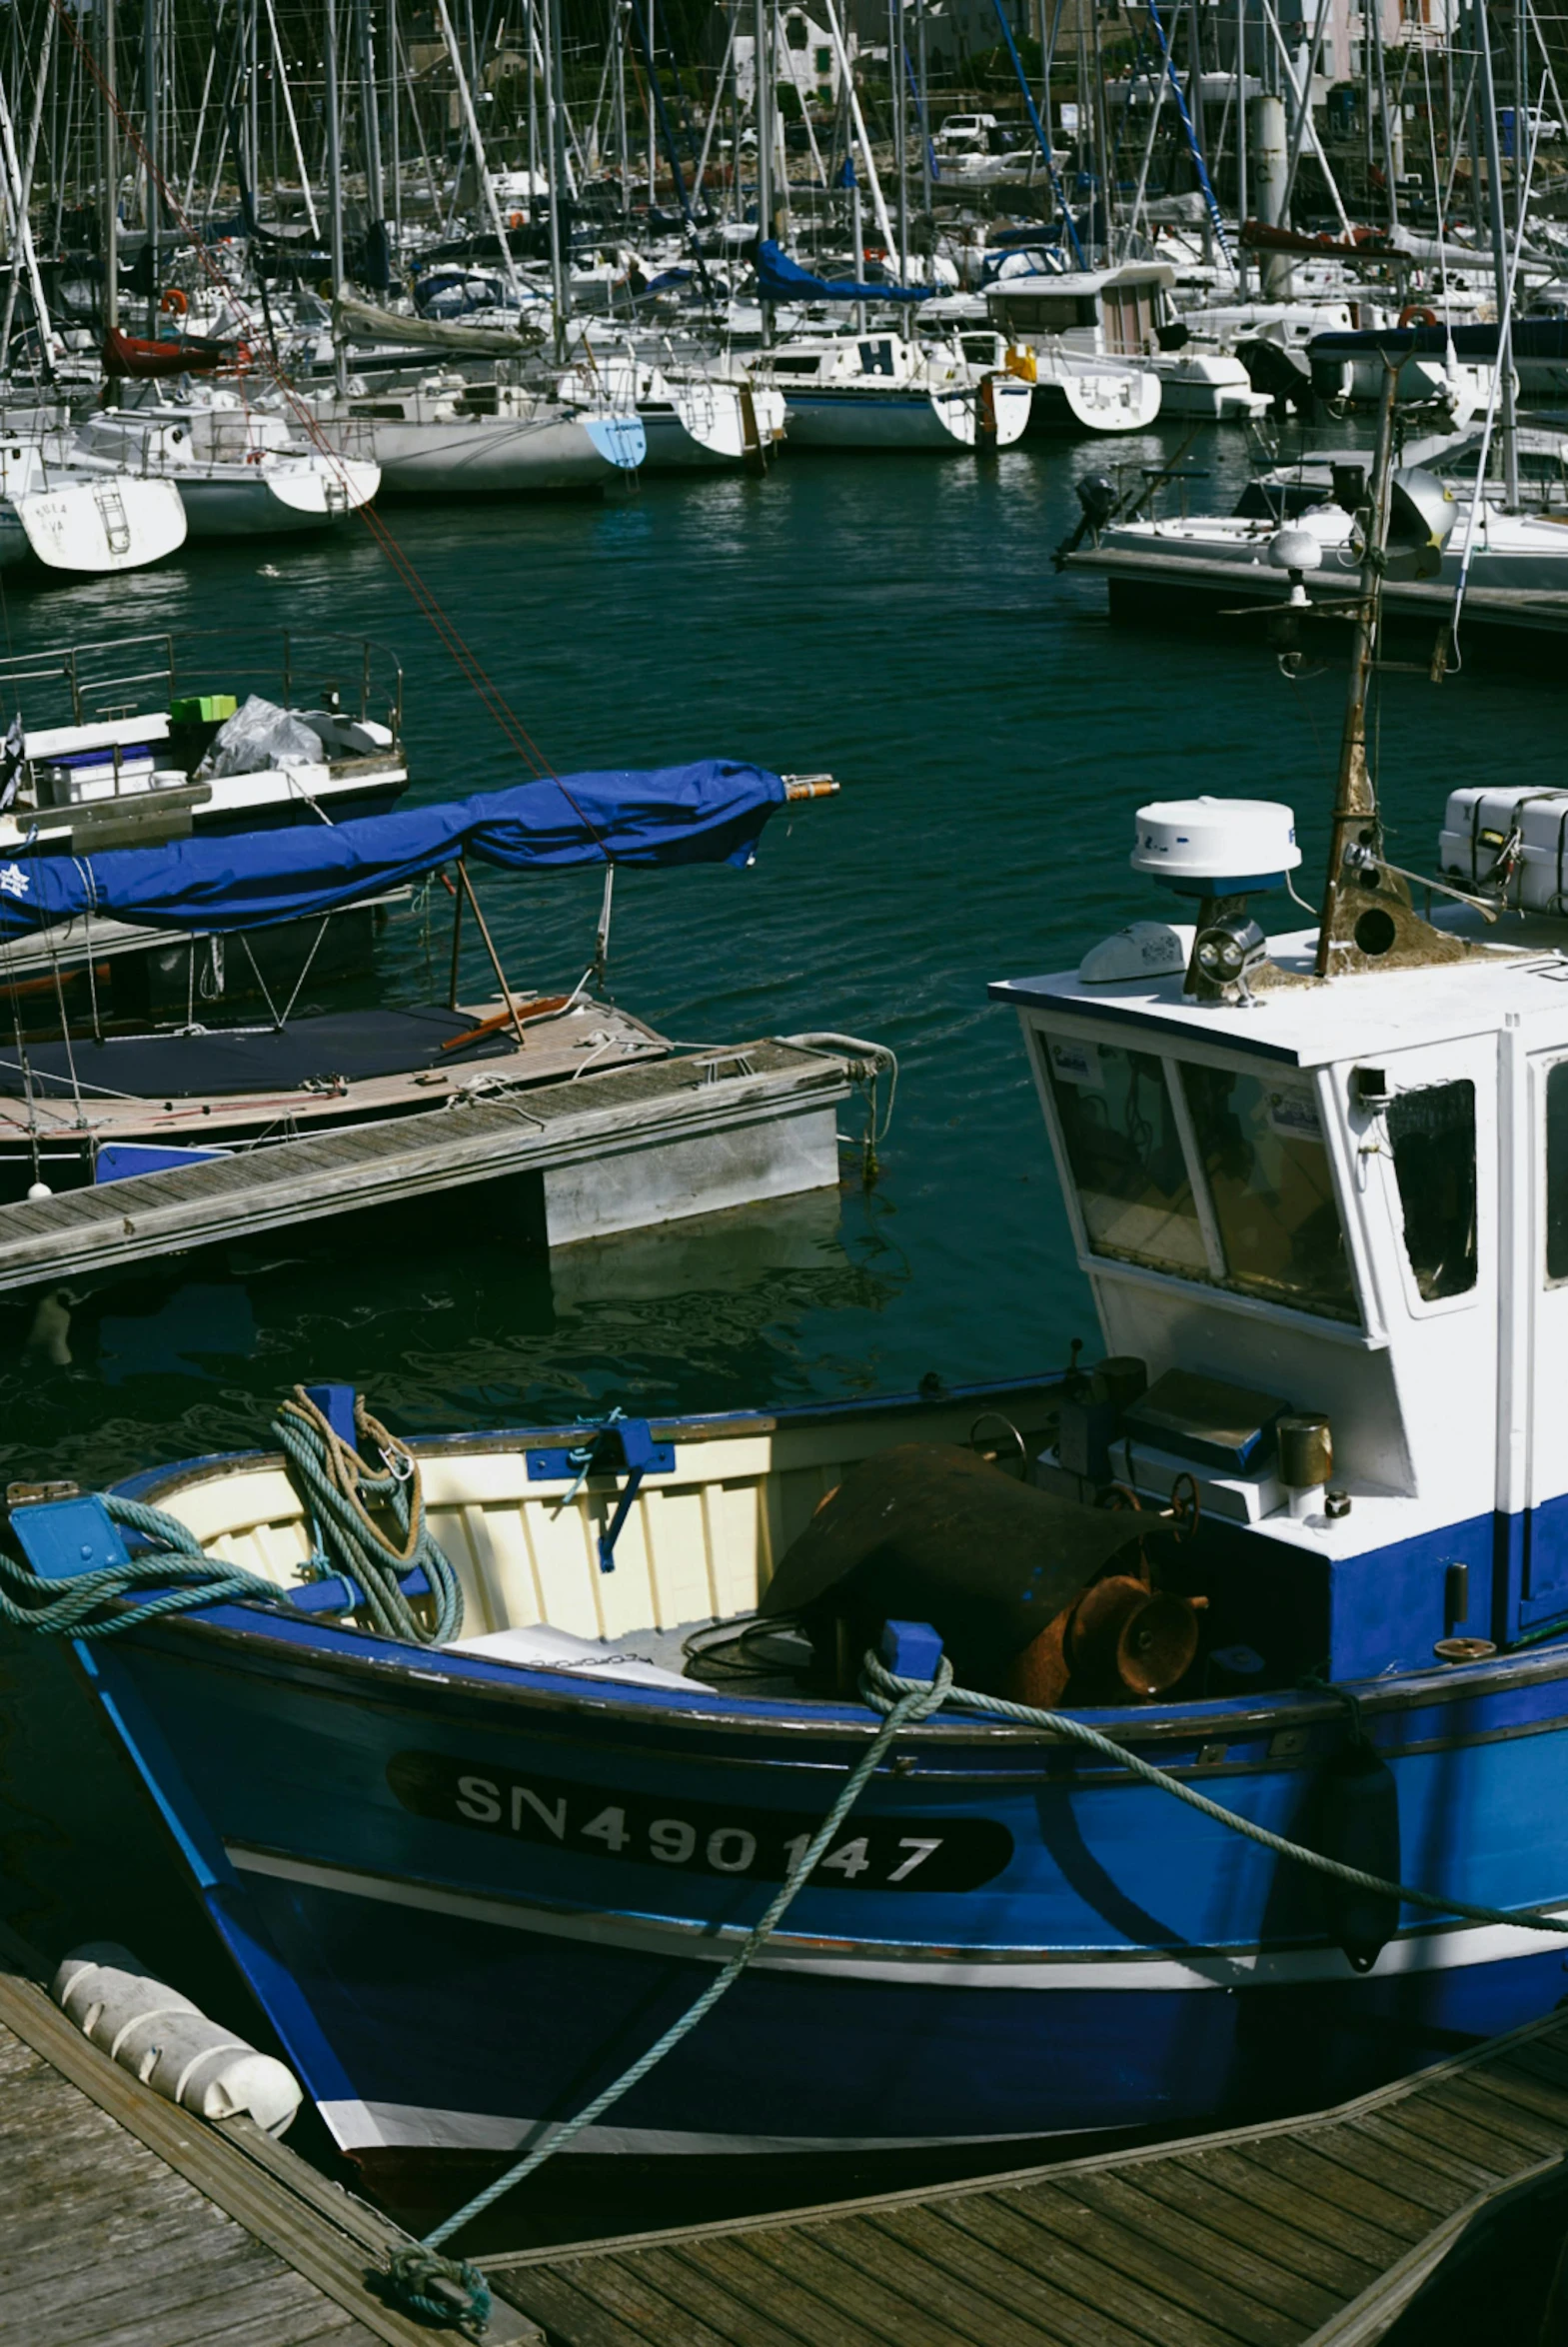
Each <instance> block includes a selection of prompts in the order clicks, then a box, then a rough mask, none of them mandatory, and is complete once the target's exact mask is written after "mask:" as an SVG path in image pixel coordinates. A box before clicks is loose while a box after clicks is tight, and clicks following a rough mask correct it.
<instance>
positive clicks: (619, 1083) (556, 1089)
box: [0, 1041, 860, 1291]
mask: <svg viewBox="0 0 1568 2347" xmlns="http://www.w3.org/2000/svg"><path fill="white" fill-rule="evenodd" d="M859 1074H860V1070H859V1068H858V1067H857V1065H856V1064H855V1063H854V1062H853V1061H852V1060H850V1059H849V1058H847V1057H845V1056H842V1055H840V1054H837V1053H833V1052H829V1051H825V1050H818V1049H813V1048H810V1047H808V1046H804V1045H797V1044H787V1043H781V1042H774V1041H768V1042H759V1043H751V1044H745V1045H741V1046H738V1047H736V1048H735V1049H733V1050H728V1051H719V1050H715V1051H707V1052H702V1053H695V1054H691V1055H688V1056H684V1057H681V1058H672V1059H662V1060H657V1061H645V1062H643V1063H641V1064H639V1065H636V1066H632V1067H623V1068H618V1069H612V1070H609V1071H607V1072H606V1073H605V1074H603V1075H595V1074H588V1075H585V1076H583V1077H581V1078H579V1079H577V1080H575V1081H573V1082H570V1083H560V1084H554V1085H549V1084H547V1085H539V1086H534V1087H525V1086H521V1085H518V1086H513V1087H510V1088H508V1089H506V1090H504V1091H498V1092H496V1093H488V1092H486V1091H484V1090H478V1091H475V1092H472V1093H469V1094H466V1095H465V1096H464V1097H463V1098H462V1099H461V1100H460V1101H458V1102H457V1103H456V1105H454V1106H453V1107H451V1108H448V1109H441V1110H431V1111H429V1112H427V1113H425V1114H422V1115H420V1116H417V1117H405V1118H400V1119H396V1120H393V1121H389V1122H387V1123H385V1124H377V1125H367V1126H362V1127H359V1128H357V1129H355V1130H353V1131H350V1132H345V1133H335V1134H328V1135H324V1136H322V1137H320V1138H318V1139H316V1140H302V1141H288V1142H280V1143H277V1144H275V1145H272V1146H270V1147H268V1148H266V1149H257V1150H252V1151H247V1152H243V1153H239V1154H237V1155H235V1156H233V1157H229V1158H221V1159H214V1160H212V1161H210V1162H209V1163H206V1164H203V1165H196V1166H182V1167H180V1168H179V1169H178V1170H177V1171H175V1172H172V1173H167V1174H135V1175H133V1176H131V1177H130V1178H128V1179H126V1180H123V1181H112V1182H106V1183H104V1184H102V1185H101V1186H99V1187H95V1188H91V1189H74V1190H67V1191H64V1192H62V1193H61V1194H60V1195H59V1196H57V1197H50V1198H38V1199H25V1200H21V1201H19V1202H17V1203H15V1204H11V1205H6V1206H0V1291H4V1290H6V1289H15V1288H23V1287H31V1286H34V1285H38V1284H42V1283H46V1282H51V1281H53V1280H56V1279H60V1278H65V1277H69V1276H73V1275H74V1276H81V1275H83V1274H86V1273H90V1272H101V1271H112V1270H114V1269H117V1268H121V1267H123V1266H125V1265H128V1264H131V1263H138V1262H142V1261H145V1260H147V1259H149V1258H150V1257H152V1256H155V1255H165V1254H174V1253H180V1252H183V1251H185V1250H186V1249H188V1248H191V1247H198V1246H205V1245H209V1244H212V1243H213V1242H215V1241H217V1240H221V1239H233V1238H242V1237H246V1238H248V1237H253V1236H255V1235H256V1234H257V1233H258V1232H262V1231H269V1230H277V1229H281V1228H285V1227H288V1226H291V1225H293V1224H295V1223H300V1222H310V1221H318V1220H320V1219H322V1218H323V1217H325V1216H328V1215H332V1214H342V1213H348V1212H354V1211H359V1210H362V1209H363V1208H365V1207H368V1206H377V1205H385V1204H388V1203H390V1202H392V1201H394V1200H403V1199H408V1198H416V1197H428V1196H434V1195H435V1194H437V1193H438V1192H440V1191H443V1190H450V1189H458V1188H462V1187H465V1186H467V1185H469V1184H472V1183H475V1182H481V1181H492V1180H496V1179H498V1178H504V1177H507V1176H510V1175H518V1174H523V1175H528V1174H535V1175H538V1176H539V1177H540V1180H541V1196H540V1200H539V1205H540V1211H539V1213H538V1215H537V1217H536V1222H537V1228H536V1230H535V1232H534V1234H535V1235H537V1236H538V1237H539V1238H541V1239H543V1240H545V1241H547V1242H548V1243H549V1244H550V1245H553V1246H559V1245H566V1244H571V1243H573V1242H575V1241H577V1240H579V1239H583V1238H593V1237H598V1236H602V1235H609V1234H611V1233H613V1232H615V1231H618V1230H628V1229H640V1228H646V1227H649V1226H651V1225H654V1224H658V1223H662V1222H667V1221H674V1220H678V1219H680V1218H682V1217H684V1216H687V1215H690V1214H704V1213H717V1212H720V1211H722V1210H724V1209H726V1208H728V1207H731V1206H737V1205H746V1204H751V1203H752V1202H754V1201H755V1200H757V1199H760V1198H768V1197H781V1196H788V1195H792V1194H795V1193H797V1192H799V1191H802V1190H806V1189H811V1188H817V1187H823V1186H827V1185H829V1184H834V1183H836V1181H837V1177H838V1160H837V1143H836V1123H835V1111H836V1109H837V1107H838V1104H839V1103H840V1102H841V1101H843V1100H845V1099H846V1098H847V1097H848V1094H849V1090H850V1087H851V1084H852V1083H853V1082H854V1081H855V1079H856V1078H857V1076H858V1075H859ZM518 1234H519V1238H520V1241H521V1240H523V1239H525V1238H526V1237H527V1236H528V1235H530V1229H529V1223H528V1220H527V1218H526V1217H523V1216H520V1218H519V1230H518Z"/></svg>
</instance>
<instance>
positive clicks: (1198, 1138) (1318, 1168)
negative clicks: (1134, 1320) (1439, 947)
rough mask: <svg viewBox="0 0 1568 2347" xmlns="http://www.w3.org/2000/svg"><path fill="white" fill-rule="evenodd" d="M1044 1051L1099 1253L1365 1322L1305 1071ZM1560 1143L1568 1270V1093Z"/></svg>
mask: <svg viewBox="0 0 1568 2347" xmlns="http://www.w3.org/2000/svg"><path fill="white" fill-rule="evenodd" d="M1039 1050H1040V1058H1041V1061H1042V1063H1043V1065H1044V1068H1045V1071H1046V1075H1047V1078H1048V1081H1049V1087H1050V1095H1051V1099H1052V1101H1053V1103H1054V1105H1055V1111H1056V1117H1057V1120H1058V1123H1059V1125H1060V1130H1061V1136H1062V1140H1063V1143H1064V1145H1065V1151H1066V1158H1067V1165H1068V1169H1069V1171H1070V1174H1071V1178H1072V1184H1073V1188H1074V1190H1075V1191H1076V1194H1077V1199H1078V1206H1079V1210H1080V1212H1081V1214H1082V1216H1083V1222H1084V1227H1085V1230H1086V1232H1087V1236H1088V1243H1089V1246H1090V1248H1091V1249H1092V1251H1093V1252H1094V1253H1095V1254H1097V1255H1105V1256H1111V1257H1116V1258H1119V1259H1120V1260H1122V1261H1125V1262H1133V1263H1139V1264H1142V1265H1145V1266H1146V1267H1147V1268H1149V1269H1150V1270H1156V1271H1164V1272H1167V1273H1170V1274H1173V1275H1175V1276H1176V1277H1178V1278H1182V1279H1196V1280H1201V1281H1203V1282H1204V1283H1205V1284H1208V1285H1212V1286H1217V1287H1226V1288H1231V1289H1234V1290H1238V1291H1239V1292H1240V1293H1242V1294H1244V1295H1252V1296H1257V1297H1259V1298H1261V1299H1263V1300H1265V1301H1267V1302H1270V1303H1278V1304H1284V1305H1287V1306H1289V1308H1290V1309H1292V1310H1294V1311H1301V1312H1311V1313H1314V1314H1316V1315H1317V1316H1319V1317H1326V1318H1330V1319H1336V1320H1349V1321H1358V1320H1359V1319H1360V1310H1359V1307H1358V1304H1357V1300H1356V1289H1355V1278H1354V1274H1353V1271H1352V1268H1351V1261H1350V1251H1349V1247H1348V1245H1347V1243H1346V1239H1345V1231H1344V1223H1343V1221H1342V1219H1341V1217H1340V1211H1339V1201H1338V1197H1337V1194H1336V1191H1335V1187H1334V1174H1333V1168H1332V1165H1331V1163H1330V1160H1329V1155H1328V1150H1327V1148H1326V1146H1325V1144H1324V1140H1323V1134H1322V1130H1321V1128H1320V1125H1319V1122H1318V1114H1317V1101H1316V1097H1315V1094H1314V1092H1313V1090H1312V1087H1311V1084H1310V1083H1309V1082H1308V1081H1306V1080H1304V1079H1302V1078H1299V1077H1298V1078H1295V1079H1294V1080H1292V1079H1291V1078H1290V1077H1288V1076H1285V1075H1276V1074H1275V1073H1274V1072H1273V1071H1268V1072H1265V1073H1262V1074H1253V1073H1251V1072H1250V1071H1243V1070H1237V1069H1227V1068H1206V1067H1199V1066H1197V1065H1196V1064H1194V1063H1191V1062H1177V1061H1173V1060H1172V1061H1167V1060H1166V1059H1165V1058H1164V1057H1163V1055H1162V1054H1160V1053H1157V1052H1138V1051H1133V1050H1131V1049H1129V1048H1128V1047H1127V1046H1125V1045H1110V1044H1097V1043H1078V1042H1072V1041H1069V1040H1068V1039H1067V1038H1065V1037H1063V1036H1057V1035H1049V1034H1041V1036H1040V1037H1039ZM1564 1141H1565V1157H1564V1182H1565V1199H1564V1249H1563V1251H1564V1257H1565V1271H1568V1098H1565V1102H1564Z"/></svg>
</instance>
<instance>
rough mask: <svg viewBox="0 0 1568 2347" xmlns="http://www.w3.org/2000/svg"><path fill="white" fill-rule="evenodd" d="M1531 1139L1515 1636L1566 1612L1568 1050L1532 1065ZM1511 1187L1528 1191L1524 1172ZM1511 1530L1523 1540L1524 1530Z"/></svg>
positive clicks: (1523, 1273)
mask: <svg viewBox="0 0 1568 2347" xmlns="http://www.w3.org/2000/svg"><path fill="white" fill-rule="evenodd" d="M1501 1138H1502V1146H1503V1147H1504V1149H1507V1148H1508V1147H1509V1146H1510V1144H1512V1145H1513V1146H1516V1147H1517V1146H1519V1144H1520V1143H1521V1142H1522V1141H1523V1140H1524V1138H1525V1137H1524V1136H1523V1135H1510V1134H1509V1133H1508V1131H1507V1129H1506V1125H1504V1129H1503V1132H1502V1136H1501ZM1528 1145H1529V1154H1528V1158H1527V1168H1528V1194H1529V1196H1530V1199H1531V1208H1530V1213H1529V1216H1528V1233H1529V1238H1528V1245H1527V1246H1522V1247H1521V1248H1520V1249H1519V1250H1518V1254H1517V1257H1516V1260H1517V1264H1518V1269H1517V1274H1516V1277H1517V1282H1518V1285H1517V1288H1516V1293H1515V1296H1514V1309H1515V1310H1516V1311H1517V1312H1518V1313H1519V1314H1520V1316H1521V1321H1522V1327H1521V1335H1522V1336H1523V1338H1524V1341H1525V1343H1526V1344H1527V1345H1528V1350H1529V1368H1528V1393H1529V1404H1528V1411H1527V1420H1526V1459H1525V1470H1524V1478H1523V1480H1524V1500H1525V1520H1524V1526H1523V1553H1522V1556H1521V1557H1520V1559H1519V1564H1518V1567H1517V1571H1518V1581H1517V1588H1518V1609H1517V1617H1516V1618H1511V1619H1509V1620H1508V1622H1507V1625H1506V1626H1507V1634H1508V1635H1509V1636H1511V1637H1517V1636H1519V1635H1522V1634H1525V1633H1528V1632H1529V1631H1531V1630H1535V1629H1539V1628H1541V1627H1542V1626H1543V1625H1544V1624H1546V1623H1548V1622H1551V1621H1554V1620H1556V1619H1557V1618H1558V1617H1559V1616H1563V1615H1568V1051H1558V1052H1550V1053H1540V1054H1538V1055H1536V1056H1535V1057H1533V1058H1532V1059H1531V1060H1530V1062H1529V1136H1528ZM1514 1190H1515V1195H1517V1196H1521V1197H1522V1195H1523V1194H1524V1192H1525V1182H1524V1180H1523V1179H1521V1180H1520V1181H1518V1182H1517V1183H1515V1184H1514ZM1510 1531H1511V1532H1512V1533H1513V1536H1514V1539H1515V1540H1517V1538H1518V1533H1517V1528H1516V1527H1514V1526H1510ZM1513 1612H1514V1608H1513V1606H1512V1605H1510V1607H1509V1613H1510V1615H1512V1614H1513Z"/></svg>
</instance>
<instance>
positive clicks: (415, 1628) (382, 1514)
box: [272, 1385, 463, 1646]
mask: <svg viewBox="0 0 1568 2347" xmlns="http://www.w3.org/2000/svg"><path fill="white" fill-rule="evenodd" d="M354 1426H355V1431H356V1433H357V1434H358V1435H359V1436H360V1438H361V1440H362V1441H365V1442H369V1443H373V1444H374V1445H375V1447H376V1448H377V1449H378V1450H379V1451H380V1453H381V1456H382V1459H383V1461H384V1464H385V1469H386V1471H385V1472H384V1473H382V1474H377V1473H376V1472H375V1471H374V1469H373V1468H371V1467H369V1466H368V1465H367V1464H366V1462H365V1460H364V1459H363V1458H362V1457H361V1456H360V1453H359V1452H358V1450H356V1449H355V1448H354V1446H353V1444H352V1443H349V1442H345V1441H344V1439H343V1437H342V1436H341V1435H340V1434H339V1433H338V1431H337V1429H336V1428H335V1427H334V1426H333V1425H332V1424H331V1423H330V1421H329V1420H328V1418H327V1417H326V1416H325V1414H324V1413H323V1412H322V1411H321V1410H319V1409H318V1408H317V1406H316V1404H315V1402H313V1401H312V1400H311V1398H310V1396H309V1394H308V1393H307V1392H306V1390H305V1388H304V1386H303V1385H296V1386H295V1388H294V1391H293V1393H292V1394H291V1395H290V1396H289V1398H288V1400H287V1401H284V1402H282V1403H281V1404H280V1405H279V1409H278V1415H277V1416H276V1418H274V1420H273V1425H272V1430H273V1433H274V1434H275V1435H276V1437H277V1439H278V1442H279V1444H280V1446H281V1448H282V1450H283V1453H284V1456H285V1457H286V1458H287V1460H288V1461H289V1464H290V1466H291V1467H292V1468H293V1469H294V1472H295V1475H296V1477H297V1479H298V1482H299V1485H300V1489H301V1491H302V1493H303V1495H304V1497H305V1499H306V1501H307V1504H308V1505H309V1507H310V1509H311V1512H312V1515H313V1517H314V1519H315V1526H316V1538H317V1555H316V1558H315V1560H314V1561H315V1563H316V1566H317V1569H318V1570H319V1571H323V1572H341V1573H344V1574H345V1575H346V1576H347V1577H348V1578H349V1579H350V1580H352V1581H353V1582H354V1583H355V1584H356V1586H357V1587H358V1588H359V1589H360V1591H361V1592H362V1593H363V1595H364V1599H365V1610H366V1611H367V1612H368V1613H369V1615H370V1617H371V1620H372V1621H373V1622H374V1624H375V1626H376V1628H377V1629H378V1630H379V1631H380V1632H381V1635H382V1636H383V1637H384V1638H404V1639H408V1640H410V1641H412V1642H413V1643H414V1644H416V1645H421V1646H444V1645H446V1643H447V1641H448V1640H449V1639H450V1638H455V1637H456V1636H457V1634H458V1632H459V1630H460V1629H461V1628H462V1627H463V1590H462V1587H461V1585H460V1583H459V1580H458V1576H457V1574H456V1572H455V1571H454V1570H453V1567H452V1562H451V1559H450V1558H449V1557H448V1556H447V1554H446V1553H445V1551H444V1550H443V1548H442V1547H441V1544H440V1542H439V1541H437V1540H436V1539H435V1538H434V1537H433V1535H432V1533H431V1530H430V1527H429V1525H428V1524H427V1522H426V1520H425V1495H424V1489H423V1486H422V1485H421V1482H420V1471H419V1462H418V1460H417V1459H416V1458H415V1457H414V1455H413V1453H412V1452H411V1451H410V1450H409V1449H408V1447H407V1445H406V1444H405V1443H402V1442H400V1441H399V1440H398V1438H397V1436H396V1435H395V1434H390V1433H389V1432H388V1431H387V1429H386V1427H385V1426H384V1425H383V1424H382V1423H381V1420H380V1419H379V1418H374V1417H372V1416H371V1414H370V1411H369V1410H368V1409H367V1408H366V1407H365V1403H364V1401H363V1400H362V1399H361V1398H360V1396H359V1395H356V1396H355V1401H354ZM372 1506H374V1507H375V1508H376V1509H377V1510H378V1515H373V1514H372V1513H371V1508H372ZM378 1518H379V1519H380V1520H378ZM388 1518H390V1521H391V1526H392V1527H393V1529H389V1526H388V1523H387V1520H386V1519H388ZM394 1529H395V1532H396V1537H394V1536H393V1531H394ZM416 1570H419V1571H422V1572H423V1573H424V1575H425V1578H426V1579H427V1581H428V1582H429V1583H430V1606H431V1609H432V1610H431V1611H430V1612H429V1613H428V1614H425V1613H417V1612H416V1611H415V1609H414V1602H411V1600H410V1599H409V1597H408V1596H407V1595H406V1594H405V1592H404V1590H403V1588H402V1585H401V1584H402V1581H403V1578H404V1576H405V1575H406V1574H408V1573H411V1572H414V1571H416ZM415 1602H417V1601H415Z"/></svg>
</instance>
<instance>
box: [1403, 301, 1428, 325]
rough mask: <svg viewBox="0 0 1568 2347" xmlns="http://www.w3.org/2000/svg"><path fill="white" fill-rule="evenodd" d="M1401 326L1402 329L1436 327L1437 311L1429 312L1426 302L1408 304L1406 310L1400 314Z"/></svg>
mask: <svg viewBox="0 0 1568 2347" xmlns="http://www.w3.org/2000/svg"><path fill="white" fill-rule="evenodd" d="M1399 324H1400V326H1401V328H1403V327H1406V326H1435V325H1436V324H1437V312H1436V311H1435V310H1429V309H1428V308H1427V306H1426V304H1425V302H1406V304H1405V306H1404V308H1403V309H1402V310H1401V311H1400V313H1399Z"/></svg>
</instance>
